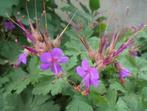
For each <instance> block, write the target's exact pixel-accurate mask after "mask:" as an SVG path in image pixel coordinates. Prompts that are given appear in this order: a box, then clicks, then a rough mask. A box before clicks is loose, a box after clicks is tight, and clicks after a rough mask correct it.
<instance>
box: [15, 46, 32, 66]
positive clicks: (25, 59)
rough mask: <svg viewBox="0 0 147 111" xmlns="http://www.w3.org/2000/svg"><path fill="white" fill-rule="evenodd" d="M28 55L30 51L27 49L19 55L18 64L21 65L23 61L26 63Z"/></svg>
mask: <svg viewBox="0 0 147 111" xmlns="http://www.w3.org/2000/svg"><path fill="white" fill-rule="evenodd" d="M28 55H29V52H28V50H26V49H25V50H24V52H23V53H21V54H20V55H19V57H18V61H17V65H20V64H21V63H23V64H26V63H27V57H28Z"/></svg>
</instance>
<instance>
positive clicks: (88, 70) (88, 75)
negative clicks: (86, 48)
mask: <svg viewBox="0 0 147 111" xmlns="http://www.w3.org/2000/svg"><path fill="white" fill-rule="evenodd" d="M76 72H77V73H78V75H79V76H81V77H82V78H83V81H82V84H83V83H84V85H85V86H86V88H87V89H89V87H90V86H91V85H93V86H94V87H97V86H98V84H99V73H98V71H97V69H96V68H95V67H90V65H89V63H88V61H87V60H83V61H82V64H81V66H78V67H77V68H76Z"/></svg>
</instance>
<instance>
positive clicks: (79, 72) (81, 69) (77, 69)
mask: <svg viewBox="0 0 147 111" xmlns="http://www.w3.org/2000/svg"><path fill="white" fill-rule="evenodd" d="M76 72H77V73H78V74H79V76H81V77H82V78H83V77H84V76H85V75H86V73H85V71H84V70H83V68H82V67H80V66H78V67H77V68H76Z"/></svg>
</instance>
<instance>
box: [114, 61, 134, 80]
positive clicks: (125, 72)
mask: <svg viewBox="0 0 147 111" xmlns="http://www.w3.org/2000/svg"><path fill="white" fill-rule="evenodd" d="M115 66H116V68H117V70H118V72H119V78H120V80H121V81H124V79H125V78H126V77H129V76H131V72H130V71H129V70H128V69H127V68H125V67H123V66H121V64H119V63H118V62H116V63H115Z"/></svg>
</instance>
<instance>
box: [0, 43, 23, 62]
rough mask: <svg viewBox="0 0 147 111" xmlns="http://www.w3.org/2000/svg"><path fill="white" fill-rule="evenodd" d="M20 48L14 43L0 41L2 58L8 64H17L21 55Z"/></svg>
mask: <svg viewBox="0 0 147 111" xmlns="http://www.w3.org/2000/svg"><path fill="white" fill-rule="evenodd" d="M19 51H20V46H18V45H17V44H16V43H15V42H12V41H0V56H1V57H3V58H4V59H5V60H7V61H8V62H15V61H16V59H17V57H18V54H19V53H20V52H19Z"/></svg>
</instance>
